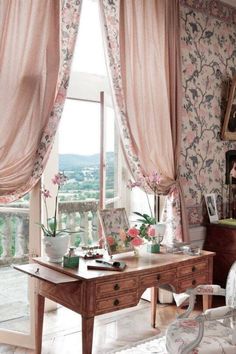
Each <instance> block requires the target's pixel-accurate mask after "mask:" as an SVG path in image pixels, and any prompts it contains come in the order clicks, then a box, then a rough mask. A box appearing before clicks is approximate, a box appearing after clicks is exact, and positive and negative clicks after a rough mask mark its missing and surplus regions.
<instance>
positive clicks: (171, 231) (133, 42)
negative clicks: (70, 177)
mask: <svg viewBox="0 0 236 354" xmlns="http://www.w3.org/2000/svg"><path fill="white" fill-rule="evenodd" d="M100 11H101V19H102V22H103V30H104V42H105V45H106V55H107V62H108V70H109V75H110V82H111V89H112V94H113V101H114V107H115V112H116V117H117V120H118V123H119V128H120V134H121V139H122V143H123V147H124V151H125V155H126V158H127V162H128V165H129V168H130V171H131V173H132V174H133V177H134V178H135V180H136V181H138V180H139V179H142V180H143V179H144V180H145V179H148V178H149V177H150V176H151V175H152V174H153V172H154V173H155V172H157V173H158V174H159V177H160V178H158V179H157V180H158V183H157V184H156V185H155V188H154V189H152V192H153V193H156V194H164V195H167V198H166V206H165V212H164V215H163V219H164V220H165V221H167V232H166V238H165V242H166V243H167V242H172V241H173V239H177V240H183V239H184V240H188V231H187V221H186V216H185V208H184V200H183V196H182V190H181V186H180V184H179V179H178V160H179V154H180V153H179V150H180V144H179V142H180V129H181V124H180V95H179V94H180V92H181V84H180V82H181V80H180V77H179V75H180V74H179V73H180V60H179V52H178V40H179V37H178V14H179V12H178V0H175V1H171V2H169V1H165V0H158V1H155V0H149V1H145V0H140V1H135V0H125V1H124V0H112V1H111V0H100ZM146 187H147V190H149V191H150V188H149V186H148V185H147V186H146Z"/></svg>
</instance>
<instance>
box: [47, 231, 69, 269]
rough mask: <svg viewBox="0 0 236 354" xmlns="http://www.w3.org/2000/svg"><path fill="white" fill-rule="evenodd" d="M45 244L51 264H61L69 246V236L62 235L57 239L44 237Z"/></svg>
mask: <svg viewBox="0 0 236 354" xmlns="http://www.w3.org/2000/svg"><path fill="white" fill-rule="evenodd" d="M43 244H44V250H45V254H46V256H47V257H48V260H49V262H53V263H61V262H62V261H63V256H64V255H65V254H66V252H67V250H68V246H69V235H68V234H64V235H63V234H62V235H59V236H56V237H50V236H44V237H43Z"/></svg>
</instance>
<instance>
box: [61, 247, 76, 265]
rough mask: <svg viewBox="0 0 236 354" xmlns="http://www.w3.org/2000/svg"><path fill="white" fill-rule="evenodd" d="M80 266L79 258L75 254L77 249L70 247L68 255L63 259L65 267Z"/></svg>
mask: <svg viewBox="0 0 236 354" xmlns="http://www.w3.org/2000/svg"><path fill="white" fill-rule="evenodd" d="M78 265H79V256H78V255H76V254H75V247H70V249H69V252H68V254H66V255H65V256H64V257H63V267H66V268H77V267H78Z"/></svg>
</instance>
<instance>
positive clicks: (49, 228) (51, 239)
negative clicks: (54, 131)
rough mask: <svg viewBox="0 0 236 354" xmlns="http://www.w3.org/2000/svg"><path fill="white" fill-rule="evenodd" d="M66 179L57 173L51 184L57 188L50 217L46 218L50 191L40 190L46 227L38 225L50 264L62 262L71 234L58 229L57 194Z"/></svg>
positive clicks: (61, 173)
mask: <svg viewBox="0 0 236 354" xmlns="http://www.w3.org/2000/svg"><path fill="white" fill-rule="evenodd" d="M66 181H67V177H66V176H65V174H64V173H63V172H59V173H57V174H56V175H55V176H54V177H53V179H52V182H53V184H55V185H56V186H57V192H56V198H55V209H54V213H53V216H52V217H49V216H48V207H47V199H48V198H51V197H52V196H51V194H50V191H49V190H48V189H46V188H45V187H43V188H42V190H41V193H42V197H43V201H44V205H45V212H46V225H45V224H43V223H42V224H40V227H41V229H42V231H43V244H44V250H45V254H46V255H47V257H48V260H49V261H50V262H54V263H60V262H62V260H63V256H64V255H65V253H66V251H67V249H68V245H69V234H70V233H71V231H70V230H68V229H59V228H58V194H59V190H60V188H61V187H62V186H63V185H64V184H65V183H66Z"/></svg>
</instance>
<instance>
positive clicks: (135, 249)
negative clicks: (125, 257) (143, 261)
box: [134, 246, 140, 258]
mask: <svg viewBox="0 0 236 354" xmlns="http://www.w3.org/2000/svg"><path fill="white" fill-rule="evenodd" d="M139 251H140V250H139V247H137V246H136V247H135V246H134V257H137V258H138V257H139V256H140V252H139Z"/></svg>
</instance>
